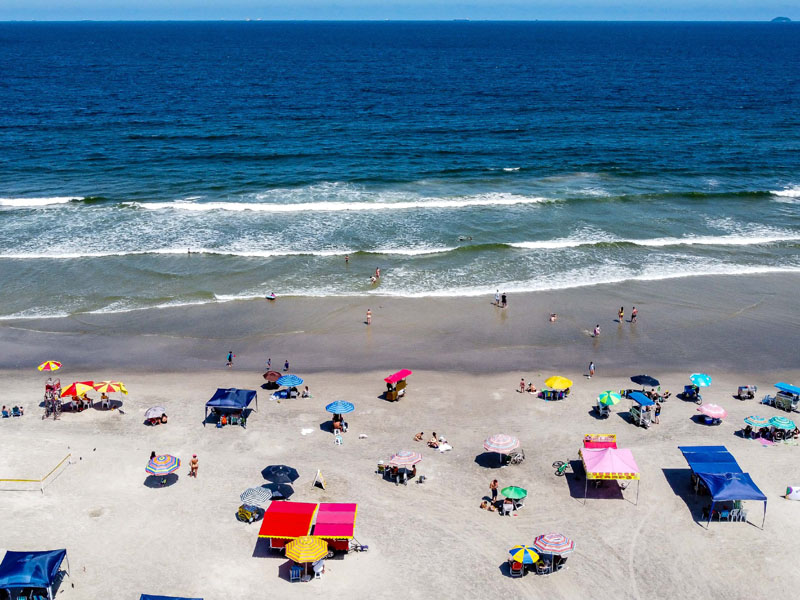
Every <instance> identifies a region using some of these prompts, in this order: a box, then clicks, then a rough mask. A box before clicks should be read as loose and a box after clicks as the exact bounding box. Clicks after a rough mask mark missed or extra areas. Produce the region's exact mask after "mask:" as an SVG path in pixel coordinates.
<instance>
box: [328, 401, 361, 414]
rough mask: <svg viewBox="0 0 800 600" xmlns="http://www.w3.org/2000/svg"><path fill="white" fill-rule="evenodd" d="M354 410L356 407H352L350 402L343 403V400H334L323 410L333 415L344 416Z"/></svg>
mask: <svg viewBox="0 0 800 600" xmlns="http://www.w3.org/2000/svg"><path fill="white" fill-rule="evenodd" d="M355 409H356V407H355V406H353V404H352V403H351V402H345V401H344V400H336V401H335V402H331V403H330V404H328V406H326V407H325V410H327V411H328V412H329V413H333V414H334V415H345V414H347V413H351V412H353V411H354V410H355Z"/></svg>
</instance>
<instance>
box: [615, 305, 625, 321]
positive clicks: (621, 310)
mask: <svg viewBox="0 0 800 600" xmlns="http://www.w3.org/2000/svg"><path fill="white" fill-rule="evenodd" d="M617 316H618V317H619V322H620V323H622V322H623V321H624V320H625V309H624V308H623V307H621V306H620V307H619V312H618V313H617Z"/></svg>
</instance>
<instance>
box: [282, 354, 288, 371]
mask: <svg viewBox="0 0 800 600" xmlns="http://www.w3.org/2000/svg"><path fill="white" fill-rule="evenodd" d="M288 370H289V359H288V358H287V359H286V362H285V363H283V372H284V373H285V372H286V371H288Z"/></svg>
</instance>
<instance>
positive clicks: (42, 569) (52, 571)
mask: <svg viewBox="0 0 800 600" xmlns="http://www.w3.org/2000/svg"><path fill="white" fill-rule="evenodd" d="M66 556H67V551H66V550H44V551H41V552H11V551H10V550H9V551H8V552H6V555H5V556H4V557H3V562H2V563H0V589H3V590H5V589H9V588H45V589H47V588H49V587H50V586H52V585H53V583H54V582H55V580H56V575H58V570H59V569H60V568H61V562H62V561H63V560H64V558H65V557H66Z"/></svg>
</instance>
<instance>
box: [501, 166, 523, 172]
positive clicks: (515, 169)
mask: <svg viewBox="0 0 800 600" xmlns="http://www.w3.org/2000/svg"><path fill="white" fill-rule="evenodd" d="M503 171H507V172H509V173H511V172H513V171H519V167H503Z"/></svg>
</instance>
